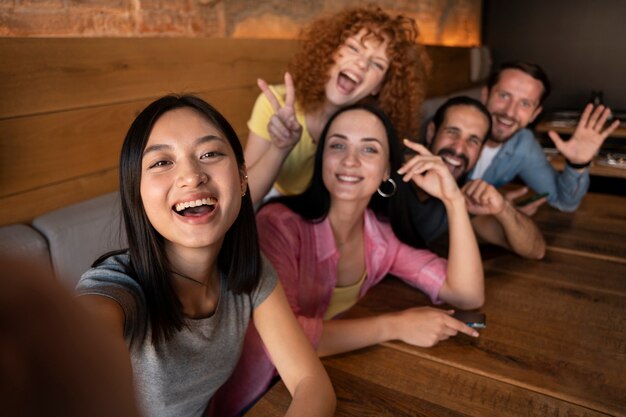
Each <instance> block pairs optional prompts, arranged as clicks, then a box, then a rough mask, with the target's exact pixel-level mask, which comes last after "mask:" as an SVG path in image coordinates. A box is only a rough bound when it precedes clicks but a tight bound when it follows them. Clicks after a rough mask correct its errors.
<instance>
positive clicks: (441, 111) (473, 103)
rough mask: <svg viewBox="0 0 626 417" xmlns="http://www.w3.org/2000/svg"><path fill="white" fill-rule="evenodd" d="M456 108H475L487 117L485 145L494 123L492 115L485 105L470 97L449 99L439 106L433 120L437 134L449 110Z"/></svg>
mask: <svg viewBox="0 0 626 417" xmlns="http://www.w3.org/2000/svg"><path fill="white" fill-rule="evenodd" d="M455 106H469V107H474V108H475V109H476V110H478V111H479V112H481V113H482V114H483V116H485V119H486V120H487V127H488V129H487V131H486V132H485V137H483V138H482V139H483V143H484V142H485V139H486V138H487V135H488V134H489V132H491V123H492V122H491V114H490V113H489V110H487V107H485V105H484V104H483V103H481V102H480V101H478V100H476V99H474V98H472V97H468V96H456V97H452V98H449V99H448V100H446V101H445V103H443V104H442V105H441V106H439V108H438V109H437V111H436V112H435V115H434V116H433V120H432V121H433V124H434V125H435V132H438V131H439V128H440V127H441V124H442V123H443V120H444V119H445V118H446V112H447V111H448V109H450V108H451V107H455Z"/></svg>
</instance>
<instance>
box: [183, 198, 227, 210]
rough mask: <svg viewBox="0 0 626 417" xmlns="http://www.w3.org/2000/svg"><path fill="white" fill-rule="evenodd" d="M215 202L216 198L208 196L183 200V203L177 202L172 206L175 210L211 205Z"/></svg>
mask: <svg viewBox="0 0 626 417" xmlns="http://www.w3.org/2000/svg"><path fill="white" fill-rule="evenodd" d="M215 204H217V200H216V199H215V198H213V197H209V198H203V199H199V200H193V201H185V202H184V203H178V204H176V206H175V207H174V208H175V209H176V211H183V210H184V209H186V208H190V207H198V206H213V205H215Z"/></svg>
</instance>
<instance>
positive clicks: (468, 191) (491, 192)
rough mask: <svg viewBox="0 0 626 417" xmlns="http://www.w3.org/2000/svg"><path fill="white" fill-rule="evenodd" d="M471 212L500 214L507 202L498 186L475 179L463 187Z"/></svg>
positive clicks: (468, 208) (476, 213) (468, 209)
mask: <svg viewBox="0 0 626 417" xmlns="http://www.w3.org/2000/svg"><path fill="white" fill-rule="evenodd" d="M461 191H462V192H463V194H464V196H465V202H466V203H467V211H468V212H469V213H470V214H475V215H484V214H491V215H495V214H499V213H501V212H502V210H504V208H505V206H506V204H507V202H506V200H505V199H504V197H503V196H502V194H500V192H499V191H498V190H496V188H495V187H494V186H493V185H491V184H489V183H487V182H485V181H483V180H481V179H477V180H473V181H470V182H468V183H466V184H465V185H464V186H463V188H461Z"/></svg>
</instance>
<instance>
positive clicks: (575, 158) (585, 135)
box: [548, 104, 619, 164]
mask: <svg viewBox="0 0 626 417" xmlns="http://www.w3.org/2000/svg"><path fill="white" fill-rule="evenodd" d="M610 114H611V109H609V108H608V107H604V106H598V107H596V108H595V110H594V108H593V105H592V104H587V106H586V107H585V110H584V111H583V114H582V115H581V116H580V120H579V122H578V126H576V130H575V131H574V134H573V135H572V137H571V139H570V140H568V141H567V142H565V141H563V140H562V139H561V137H560V136H559V134H558V133H556V132H555V131H552V130H551V131H550V132H548V136H550V139H552V142H554V145H555V146H556V148H557V149H558V150H559V152H561V153H562V154H563V156H564V157H565V158H567V160H568V161H570V162H572V163H574V164H585V163H587V162H589V161H591V159H593V157H594V156H595V154H596V153H597V152H598V150H600V147H601V146H602V143H604V140H605V139H606V138H607V137H608V136H609V135H610V134H611V133H613V131H614V130H615V129H617V126H619V120H615V121H613V123H611V124H610V125H609V126H608V127H606V128H605V127H604V125H605V123H606V121H607V119H608V118H609V115H610Z"/></svg>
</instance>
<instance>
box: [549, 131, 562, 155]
mask: <svg viewBox="0 0 626 417" xmlns="http://www.w3.org/2000/svg"><path fill="white" fill-rule="evenodd" d="M548 137H550V139H551V140H552V142H553V143H554V146H556V148H557V149H558V150H559V151H560V150H561V148H562V147H563V144H564V143H565V142H563V139H561V137H560V136H559V134H558V133H556V132H555V131H554V130H551V131H549V132H548Z"/></svg>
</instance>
